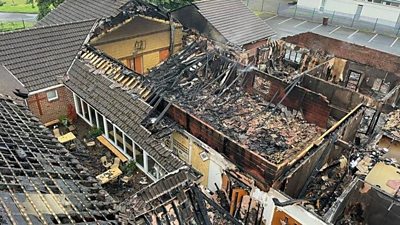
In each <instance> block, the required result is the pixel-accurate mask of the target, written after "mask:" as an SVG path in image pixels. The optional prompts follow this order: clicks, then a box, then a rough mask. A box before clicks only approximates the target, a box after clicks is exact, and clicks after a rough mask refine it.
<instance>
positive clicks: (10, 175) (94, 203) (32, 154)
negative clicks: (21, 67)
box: [0, 96, 116, 225]
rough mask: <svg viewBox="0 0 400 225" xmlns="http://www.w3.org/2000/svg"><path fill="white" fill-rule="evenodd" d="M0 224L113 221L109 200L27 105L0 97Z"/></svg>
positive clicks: (95, 222) (113, 215)
mask: <svg viewBox="0 0 400 225" xmlns="http://www.w3.org/2000/svg"><path fill="white" fill-rule="evenodd" d="M0 158H1V160H0V162H1V163H0V177H1V180H2V181H1V185H0V221H1V224H10V225H11V224H99V223H104V224H105V223H108V224H109V223H115V222H116V220H115V212H114V211H113V199H112V198H111V197H110V196H109V195H108V194H107V193H106V192H105V191H104V190H103V189H102V188H101V187H100V185H98V184H97V181H96V180H95V179H94V178H92V177H90V176H89V173H88V171H87V169H86V168H84V167H83V166H82V165H81V164H80V163H79V161H78V160H77V159H76V158H74V157H73V156H72V155H71V154H70V153H69V152H68V151H67V150H66V149H65V148H64V147H63V146H62V145H61V144H59V142H58V141H57V140H56V139H55V138H54V137H53V136H52V134H51V133H50V132H49V130H48V129H47V128H46V127H44V126H43V125H42V124H41V123H40V122H39V120H38V119H37V118H35V117H34V116H33V115H32V113H31V112H30V111H29V109H28V108H26V107H25V106H21V105H17V104H15V103H14V102H12V101H11V100H9V99H5V98H4V97H2V96H0Z"/></svg>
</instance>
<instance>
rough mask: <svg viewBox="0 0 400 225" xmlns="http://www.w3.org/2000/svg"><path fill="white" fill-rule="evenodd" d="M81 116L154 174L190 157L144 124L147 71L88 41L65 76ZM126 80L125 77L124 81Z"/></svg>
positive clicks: (172, 168) (156, 176) (155, 177)
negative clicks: (183, 156)
mask: <svg viewBox="0 0 400 225" xmlns="http://www.w3.org/2000/svg"><path fill="white" fill-rule="evenodd" d="M65 79H66V80H65V85H66V86H67V87H68V89H69V90H70V91H71V92H72V95H73V101H74V108H75V111H76V113H77V115H78V117H79V118H81V119H82V120H83V121H85V123H87V124H88V125H89V126H91V127H98V128H99V129H101V130H102V131H103V135H102V137H103V138H104V140H105V141H106V142H109V143H110V145H112V146H114V147H115V148H116V149H117V150H118V151H120V152H121V154H123V155H124V156H125V157H127V158H128V159H129V160H134V161H135V162H136V165H137V166H138V168H140V169H141V170H142V171H143V172H145V173H146V174H147V175H148V176H149V177H150V178H152V179H153V180H158V179H161V178H162V177H164V176H165V175H166V174H168V173H169V172H172V171H175V170H176V169H178V168H180V167H182V166H183V165H184V163H183V162H182V161H181V160H179V159H178V158H177V157H176V156H175V155H173V154H172V152H171V151H170V150H169V149H168V148H166V146H165V144H164V143H163V141H162V140H159V139H157V138H156V137H154V136H152V135H151V133H150V132H149V131H148V130H147V129H146V128H145V127H143V126H141V121H143V120H144V119H145V118H146V116H147V115H148V113H149V112H150V110H151V108H152V107H151V106H150V105H149V104H148V103H146V102H145V101H143V100H142V99H141V98H140V97H138V96H137V95H136V94H135V93H134V92H133V91H132V90H131V89H133V88H135V90H137V91H138V93H141V94H143V95H144V96H147V95H149V90H148V89H146V88H145V87H143V86H142V85H140V84H139V82H138V81H139V80H140V79H141V75H140V74H138V73H136V72H134V71H132V70H131V69H129V68H128V67H126V66H125V65H124V64H122V63H120V62H119V61H117V60H115V59H113V58H111V57H109V56H107V55H106V54H104V53H102V52H101V51H99V50H96V49H95V48H94V47H92V46H87V47H86V48H85V49H83V51H82V52H81V54H80V55H78V56H77V58H76V59H75V60H74V62H73V63H72V65H71V67H70V69H69V71H68V73H67V74H66V76H65ZM119 82H120V83H119Z"/></svg>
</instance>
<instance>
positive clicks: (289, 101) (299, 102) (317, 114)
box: [260, 74, 332, 128]
mask: <svg viewBox="0 0 400 225" xmlns="http://www.w3.org/2000/svg"><path fill="white" fill-rule="evenodd" d="M260 76H262V77H263V78H264V79H266V80H269V81H270V82H271V86H270V89H269V92H268V95H267V96H265V99H266V100H267V101H271V100H272V98H273V96H274V95H275V94H276V93H277V94H276V96H275V98H274V100H273V103H278V102H279V101H281V99H283V98H284V97H285V95H286V92H285V88H286V86H287V85H288V84H287V83H286V82H284V81H282V80H279V79H278V78H275V77H271V76H267V75H263V74H261V75H260ZM282 105H284V106H286V107H288V108H289V109H294V110H301V111H302V113H303V116H304V119H305V120H306V121H307V122H309V123H314V124H316V125H317V126H319V127H322V128H326V127H327V125H328V118H329V115H330V113H331V110H332V108H331V107H330V106H329V101H328V100H327V98H326V97H325V96H323V95H321V94H317V93H315V92H312V91H310V90H307V89H305V88H301V87H298V86H296V87H294V88H293V89H292V90H291V92H290V93H289V94H288V95H287V96H286V97H285V98H284V100H283V101H282Z"/></svg>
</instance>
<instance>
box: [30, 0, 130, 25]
mask: <svg viewBox="0 0 400 225" xmlns="http://www.w3.org/2000/svg"><path fill="white" fill-rule="evenodd" d="M127 2H129V0H65V1H64V2H63V3H61V4H60V5H59V6H58V7H57V8H55V9H53V10H52V11H51V12H50V13H49V14H47V15H46V16H45V17H44V18H43V19H41V20H40V21H39V22H38V23H37V24H36V26H46V25H51V24H59V23H66V22H74V21H82V20H88V19H101V18H106V17H110V16H116V15H117V14H118V13H119V12H120V11H121V10H120V9H121V7H122V6H124V5H125V4H126V3H127Z"/></svg>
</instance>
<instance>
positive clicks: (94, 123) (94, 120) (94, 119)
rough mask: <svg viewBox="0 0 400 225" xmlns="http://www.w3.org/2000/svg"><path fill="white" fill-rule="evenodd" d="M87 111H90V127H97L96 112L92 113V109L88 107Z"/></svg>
mask: <svg viewBox="0 0 400 225" xmlns="http://www.w3.org/2000/svg"><path fill="white" fill-rule="evenodd" d="M89 110H90V116H91V117H92V125H93V126H97V124H96V111H94V109H93V108H92V107H91V106H89Z"/></svg>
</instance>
